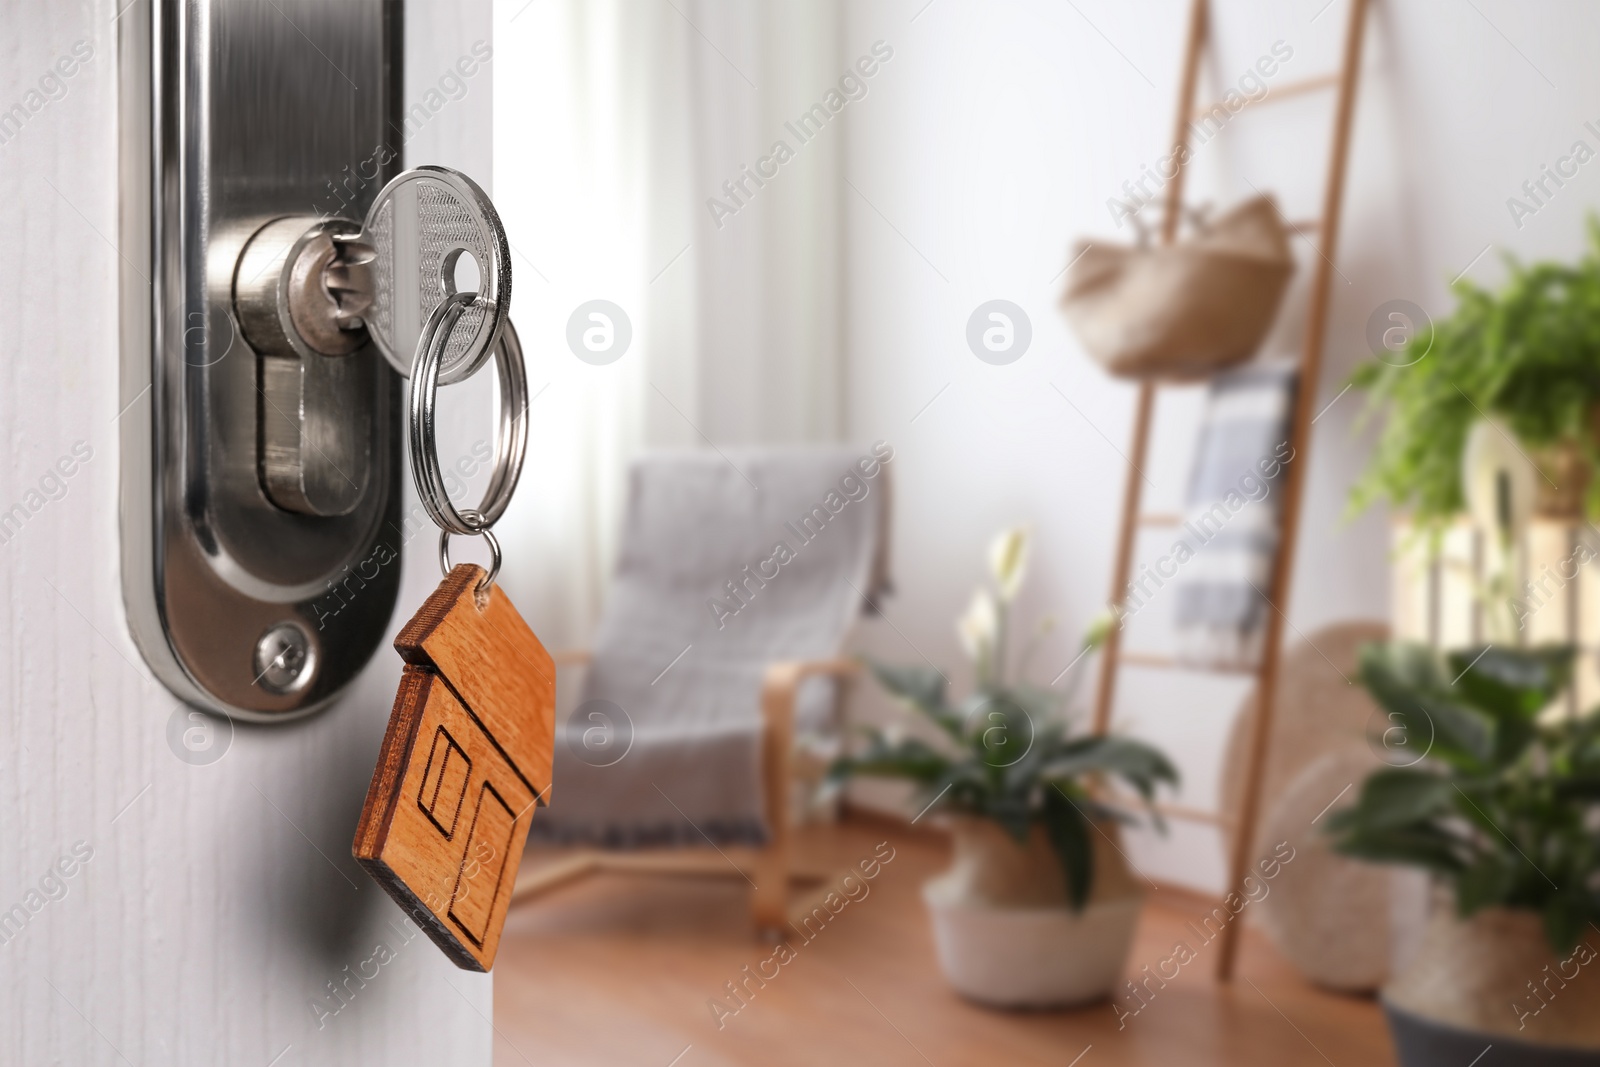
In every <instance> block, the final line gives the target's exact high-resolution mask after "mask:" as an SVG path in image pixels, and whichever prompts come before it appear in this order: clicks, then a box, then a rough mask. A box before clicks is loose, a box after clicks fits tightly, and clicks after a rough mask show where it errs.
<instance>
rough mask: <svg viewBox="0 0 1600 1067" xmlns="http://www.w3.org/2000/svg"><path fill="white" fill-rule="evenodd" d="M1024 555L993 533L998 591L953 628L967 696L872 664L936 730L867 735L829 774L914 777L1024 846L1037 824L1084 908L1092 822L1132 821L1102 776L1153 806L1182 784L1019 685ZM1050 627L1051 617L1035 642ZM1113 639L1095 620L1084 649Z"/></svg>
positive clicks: (1023, 541) (1151, 759) (1060, 702)
mask: <svg viewBox="0 0 1600 1067" xmlns="http://www.w3.org/2000/svg"><path fill="white" fill-rule="evenodd" d="M1027 554H1028V540H1027V535H1026V533H1025V532H1024V531H1022V530H1010V531H1007V532H1005V533H1002V534H1001V535H1000V536H999V537H997V538H996V539H995V542H994V545H993V546H992V548H991V550H990V565H991V569H992V573H993V577H994V585H995V589H994V590H993V591H991V590H988V589H980V590H978V591H977V593H976V594H975V595H974V597H973V601H972V605H971V607H969V609H968V610H967V613H966V614H965V615H964V616H963V617H962V619H961V620H960V622H959V623H958V624H957V631H958V632H959V633H960V635H961V640H962V644H963V646H964V647H965V649H966V652H967V654H968V656H970V657H971V658H972V660H973V663H974V665H975V667H976V674H977V683H976V685H975V687H974V689H973V692H972V693H971V695H969V696H968V697H967V698H966V699H965V700H963V701H960V702H958V703H952V702H951V701H950V699H949V695H948V692H947V690H948V684H947V680H946V679H945V677H944V675H943V674H941V673H940V672H939V671H938V670H936V669H934V668H932V667H918V666H912V667H894V666H887V665H884V664H880V663H869V666H870V668H871V670H872V673H873V676H874V677H875V678H877V680H878V682H879V683H880V684H882V685H883V687H884V688H885V689H886V690H888V691H889V693H890V694H892V695H893V696H894V697H895V698H896V699H897V700H898V701H899V702H900V703H901V704H902V705H903V706H904V707H905V708H907V709H908V710H910V711H911V712H912V713H914V714H915V715H917V716H920V717H921V719H922V720H924V721H925V722H927V723H928V724H931V726H932V727H933V729H932V730H928V731H924V733H925V734H926V735H927V736H926V737H921V736H911V735H909V734H908V733H907V732H906V731H905V730H904V728H903V727H901V726H900V725H899V724H897V725H896V726H894V727H890V728H886V729H870V728H869V729H868V730H866V731H865V733H866V735H867V744H866V746H865V749H864V750H863V751H862V752H860V753H859V754H857V755H853V756H848V757H845V758H843V759H840V760H838V761H837V762H835V764H834V765H833V767H832V768H831V769H830V771H829V777H830V779H831V780H833V781H834V782H839V781H842V780H843V779H845V778H848V777H849V776H851V775H869V776H878V777H889V778H900V779H907V780H910V781H912V782H914V783H916V784H917V786H919V794H920V797H921V799H920V801H919V804H926V805H930V806H933V805H936V806H938V807H940V808H943V809H945V810H948V811H954V812H959V813H963V814H967V815H974V816H979V817H981V818H986V819H992V820H993V821H994V822H996V823H998V824H999V825H1000V826H1001V827H1003V828H1004V829H1005V830H1006V831H1007V832H1008V833H1009V834H1010V835H1011V837H1012V838H1013V839H1015V840H1016V841H1017V843H1018V844H1024V843H1026V841H1027V840H1028V836H1029V834H1030V832H1031V831H1032V828H1033V827H1034V825H1036V824H1039V825H1042V826H1043V827H1044V829H1045V831H1046V833H1047V835H1048V837H1049V840H1050V843H1051V846H1052V848H1053V849H1054V851H1055V853H1056V855H1057V857H1058V858H1059V859H1060V861H1061V866H1062V872H1063V874H1064V875H1065V880H1066V885H1067V893H1068V898H1069V900H1070V901H1071V904H1072V907H1073V908H1074V909H1081V908H1082V907H1083V905H1084V903H1085V902H1086V901H1087V900H1088V898H1089V890H1090V887H1091V886H1092V885H1093V881H1094V849H1093V840H1092V835H1093V834H1095V833H1097V832H1098V831H1097V830H1096V828H1095V827H1094V826H1093V825H1091V820H1097V821H1105V820H1129V819H1131V818H1132V816H1131V815H1129V814H1128V813H1126V812H1123V811H1121V810H1119V809H1116V808H1114V807H1113V806H1111V805H1109V804H1107V803H1104V802H1103V801H1102V800H1100V799H1098V798H1097V796H1096V794H1095V791H1094V790H1092V789H1091V785H1092V783H1093V781H1094V779H1095V778H1096V777H1106V776H1109V777H1114V778H1119V779H1121V780H1122V781H1123V782H1125V783H1127V784H1128V785H1129V786H1131V787H1132V788H1133V789H1134V790H1135V791H1136V792H1137V793H1138V794H1139V796H1140V797H1142V798H1143V800H1144V801H1145V803H1146V804H1147V805H1148V804H1149V803H1150V802H1151V801H1152V800H1153V798H1154V796H1155V789H1156V786H1157V784H1158V783H1160V782H1166V783H1168V784H1171V785H1175V784H1176V783H1177V780H1178V774H1177V771H1176V769H1175V768H1174V767H1173V766H1172V764H1171V763H1170V762H1169V761H1168V760H1167V758H1166V757H1165V756H1163V755H1162V754H1161V753H1160V752H1158V751H1157V750H1155V749H1154V748H1152V747H1150V746H1149V745H1146V744H1144V743H1142V742H1139V741H1134V740H1131V739H1128V738H1121V737H1112V736H1093V735H1090V736H1083V735H1079V736H1071V734H1070V731H1069V729H1068V723H1067V721H1066V715H1065V711H1064V709H1065V707H1066V705H1067V703H1068V701H1070V699H1071V689H1069V690H1068V691H1067V692H1066V693H1063V694H1060V695H1057V694H1055V693H1052V692H1051V691H1049V690H1048V689H1043V688H1039V687H1035V686H1032V685H1029V684H1027V683H1026V682H1024V681H1021V680H1020V677H1021V675H1022V674H1023V672H1024V671H1025V669H1026V663H1027V660H1028V658H1029V655H1028V653H1029V652H1031V651H1032V649H1031V648H1030V649H1029V650H1028V652H1025V653H1024V654H1023V655H1022V657H1021V663H1020V664H1019V666H1018V669H1017V672H1016V674H1017V676H1018V678H1019V680H1017V681H1008V676H1007V672H1006V670H1005V666H1006V659H1007V657H1006V639H1007V634H1008V622H1009V615H1010V608H1011V604H1012V601H1013V600H1014V599H1015V597H1016V594H1017V592H1018V590H1019V589H1020V587H1021V584H1022V578H1023V574H1024V572H1025V570H1026V566H1027ZM1049 629H1050V624H1049V623H1048V622H1046V623H1045V624H1044V625H1043V626H1041V628H1040V632H1039V635H1040V636H1042V635H1043V634H1044V633H1048V632H1049ZM1109 632H1110V626H1109V624H1108V621H1102V622H1100V623H1097V624H1096V625H1095V626H1093V627H1091V628H1090V630H1089V632H1088V634H1087V635H1086V636H1085V637H1084V640H1083V644H1082V646H1081V648H1080V651H1081V652H1083V653H1084V654H1087V653H1088V651H1090V650H1092V649H1094V648H1097V647H1099V645H1100V644H1101V643H1102V642H1104V640H1105V637H1106V635H1107V634H1108V633H1109ZM1035 644H1037V639H1036V641H1035ZM1081 673H1083V672H1081V671H1080V672H1079V675H1075V676H1074V678H1073V681H1074V682H1075V681H1076V679H1077V677H1078V676H1081ZM1152 814H1153V813H1152ZM1156 819H1157V823H1158V825H1159V817H1156Z"/></svg>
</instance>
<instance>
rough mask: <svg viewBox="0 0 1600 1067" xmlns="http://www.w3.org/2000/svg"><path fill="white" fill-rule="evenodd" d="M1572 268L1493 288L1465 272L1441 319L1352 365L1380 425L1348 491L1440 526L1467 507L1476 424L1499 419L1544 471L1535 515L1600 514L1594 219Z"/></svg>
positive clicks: (1519, 276) (1519, 271)
mask: <svg viewBox="0 0 1600 1067" xmlns="http://www.w3.org/2000/svg"><path fill="white" fill-rule="evenodd" d="M1589 239H1590V248H1589V251H1588V252H1587V253H1586V254H1585V255H1584V256H1583V257H1582V258H1581V259H1580V260H1579V261H1578V262H1577V264H1575V265H1570V266H1569V265H1567V264H1562V263H1536V264H1533V265H1531V266H1523V265H1522V264H1520V263H1518V262H1517V261H1516V260H1515V259H1512V258H1510V257H1507V260H1506V262H1507V267H1508V269H1509V271H1510V277H1509V279H1508V280H1507V282H1506V284H1505V286H1504V287H1503V288H1502V289H1501V290H1500V291H1499V292H1497V293H1495V292H1490V291H1489V290H1486V289H1483V288H1480V287H1478V286H1476V285H1474V284H1472V282H1470V281H1467V280H1465V279H1463V280H1460V281H1457V282H1456V283H1455V285H1454V290H1455V293H1456V295H1457V297H1458V298H1459V301H1460V302H1459V304H1458V306H1457V308H1456V310H1455V312H1454V313H1453V314H1452V315H1451V316H1450V317H1449V318H1447V319H1442V320H1440V321H1439V322H1436V323H1425V324H1423V325H1422V326H1421V327H1420V328H1418V329H1417V330H1416V332H1415V333H1414V334H1413V335H1412V336H1411V337H1410V338H1409V340H1406V341H1404V343H1398V344H1396V345H1395V346H1394V348H1393V349H1392V350H1389V351H1387V352H1386V353H1384V354H1383V355H1381V356H1379V357H1377V358H1375V359H1373V360H1372V361H1371V362H1368V363H1365V364H1363V365H1362V366H1360V367H1358V368H1357V369H1356V372H1355V374H1354V375H1353V377H1352V379H1351V380H1352V382H1353V383H1354V384H1355V385H1356V386H1358V387H1360V388H1362V389H1365V390H1367V392H1368V395H1369V398H1370V402H1369V411H1373V410H1383V411H1386V412H1387V414H1388V416H1389V417H1388V420H1387V423H1386V425H1385V427H1384V429H1383V432H1382V434H1381V436H1380V437H1379V439H1378V442H1377V447H1376V448H1375V449H1374V451H1373V455H1372V460H1371V462H1370V464H1369V465H1368V467H1367V471H1366V473H1365V475H1364V476H1363V477H1362V479H1361V480H1360V481H1359V482H1358V483H1357V484H1356V487H1355V489H1354V491H1353V493H1352V497H1351V504H1352V507H1353V508H1354V509H1357V510H1359V509H1361V508H1364V507H1366V506H1367V505H1369V504H1371V503H1373V502H1374V501H1377V500H1387V501H1389V502H1390V503H1392V504H1395V505H1399V506H1404V507H1408V508H1410V509H1411V512H1412V515H1413V518H1414V519H1415V520H1416V521H1417V523H1418V524H1419V525H1421V526H1423V527H1433V528H1438V527H1439V526H1440V525H1441V524H1442V523H1443V522H1445V521H1446V520H1448V519H1450V518H1452V517H1453V516H1455V515H1456V514H1458V513H1459V512H1460V511H1461V510H1462V509H1463V506H1464V504H1465V498H1464V496H1463V485H1462V459H1463V455H1464V453H1465V451H1466V449H1467V442H1468V437H1469V434H1470V432H1471V431H1472V429H1473V427H1474V426H1475V425H1477V424H1479V423H1480V422H1482V421H1484V420H1486V419H1495V420H1498V421H1499V422H1500V423H1502V424H1503V425H1504V427H1505V428H1506V429H1507V430H1509V432H1510V434H1511V435H1512V436H1514V437H1515V438H1516V440H1517V441H1518V442H1519V443H1520V446H1521V450H1522V451H1524V452H1526V453H1527V454H1528V456H1530V457H1531V458H1532V460H1533V461H1534V463H1535V464H1536V465H1537V466H1538V468H1539V477H1538V478H1536V479H1535V481H1534V488H1535V490H1536V493H1537V497H1538V499H1537V504H1536V509H1537V511H1538V512H1539V513H1540V514H1543V515H1548V516H1552V517H1560V518H1577V517H1579V516H1580V515H1582V514H1583V512H1584V511H1585V510H1587V513H1588V516H1589V517H1590V518H1591V519H1594V518H1600V478H1593V477H1592V476H1591V471H1592V470H1593V468H1594V466H1595V464H1596V462H1597V461H1600V221H1597V220H1595V219H1593V218H1591V219H1590V222H1589Z"/></svg>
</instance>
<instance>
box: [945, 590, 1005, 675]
mask: <svg viewBox="0 0 1600 1067" xmlns="http://www.w3.org/2000/svg"><path fill="white" fill-rule="evenodd" d="M999 630H1000V610H999V607H998V606H997V605H996V604H995V600H994V597H993V596H992V595H991V594H990V592H989V591H988V590H987V589H977V590H974V591H973V593H972V603H971V604H969V605H967V613H966V614H965V615H963V616H961V618H960V619H959V620H958V621H957V622H956V633H957V634H959V635H960V637H961V647H962V648H964V649H966V652H967V655H968V656H970V657H971V658H972V660H973V661H974V662H976V663H980V664H982V663H985V662H987V661H988V659H989V657H990V656H991V655H992V654H993V653H994V646H995V641H996V640H997V638H998V636H999Z"/></svg>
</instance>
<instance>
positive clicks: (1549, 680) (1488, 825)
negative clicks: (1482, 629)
mask: <svg viewBox="0 0 1600 1067" xmlns="http://www.w3.org/2000/svg"><path fill="white" fill-rule="evenodd" d="M1573 655H1574V652H1573V650H1572V649H1571V648H1566V647H1548V648H1541V649H1532V650H1529V649H1510V648H1499V647H1496V646H1492V645H1491V646H1489V647H1487V648H1485V649H1482V650H1479V649H1467V650H1465V651H1461V652H1454V653H1451V654H1449V655H1447V656H1440V655H1439V654H1438V653H1436V652H1434V651H1433V650H1432V649H1429V648H1427V647H1424V646H1421V645H1415V644H1409V643H1403V642H1395V643H1390V644H1378V645H1369V646H1367V647H1366V648H1364V649H1363V650H1362V655H1361V682H1362V684H1363V685H1364V686H1365V687H1366V689H1367V691H1368V692H1369V693H1371V694H1372V697H1373V699H1374V700H1376V701H1377V703H1378V705H1379V706H1380V707H1381V708H1382V709H1383V710H1384V711H1385V712H1386V713H1387V714H1388V720H1389V731H1388V734H1387V735H1386V738H1385V740H1386V741H1387V742H1389V744H1388V745H1386V747H1388V748H1389V750H1390V751H1392V752H1396V753H1399V752H1413V753H1414V755H1415V756H1416V757H1417V759H1416V762H1415V763H1414V764H1413V765H1409V766H1391V767H1387V768H1384V769H1382V770H1379V771H1376V772H1374V773H1373V774H1372V775H1370V776H1369V777H1368V778H1367V779H1366V781H1365V782H1364V783H1363V785H1362V788H1361V793H1360V796H1359V798H1358V799H1357V801H1356V803H1355V804H1354V805H1353V806H1352V807H1349V808H1346V809H1344V810H1341V811H1339V812H1337V813H1335V814H1334V815H1332V816H1330V817H1329V826H1328V829H1329V832H1330V833H1332V834H1334V835H1335V847H1336V848H1337V849H1338V850H1339V851H1341V852H1344V853H1346V854H1348V855H1351V856H1359V857H1362V858H1364V859H1369V860H1375V861H1378V862H1385V863H1400V864H1407V865H1411V866H1418V867H1423V868H1426V869H1427V870H1429V871H1431V872H1433V874H1434V875H1435V876H1436V877H1438V878H1439V879H1441V880H1443V881H1444V882H1445V883H1447V884H1449V885H1450V886H1451V887H1453V888H1454V890H1455V898H1456V905H1457V907H1458V909H1459V911H1460V914H1461V915H1462V916H1463V917H1465V916H1469V915H1471V914H1472V913H1474V912H1476V911H1478V910H1479V909H1481V908H1486V907H1490V906H1496V905H1498V906H1501V907H1506V908H1513V909H1518V910H1523V911H1533V912H1538V913H1540V914H1541V915H1542V916H1543V919H1544V928H1545V933H1546V935H1547V937H1548V939H1549V941H1550V944H1551V946H1552V947H1553V948H1554V949H1556V951H1558V952H1563V953H1565V952H1567V951H1570V950H1571V948H1572V947H1573V945H1574V944H1576V943H1577V940H1578V937H1579V935H1580V934H1581V933H1582V932H1583V930H1584V927H1585V926H1586V925H1587V924H1588V923H1591V922H1600V708H1596V709H1594V710H1592V711H1590V712H1589V713H1587V714H1585V715H1583V716H1580V717H1576V718H1567V717H1558V718H1557V719H1556V720H1555V721H1550V720H1549V716H1550V712H1549V711H1547V709H1548V708H1549V707H1550V704H1551V702H1552V701H1553V700H1555V698H1556V697H1557V696H1558V695H1560V694H1561V693H1562V692H1563V691H1564V690H1565V689H1566V687H1567V685H1568V684H1569V683H1570V681H1571V677H1572V661H1573ZM1423 752H1425V753H1426V756H1425V758H1422V757H1423Z"/></svg>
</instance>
